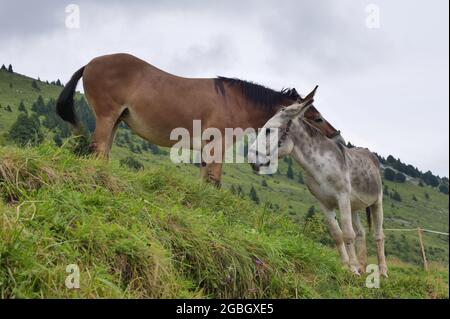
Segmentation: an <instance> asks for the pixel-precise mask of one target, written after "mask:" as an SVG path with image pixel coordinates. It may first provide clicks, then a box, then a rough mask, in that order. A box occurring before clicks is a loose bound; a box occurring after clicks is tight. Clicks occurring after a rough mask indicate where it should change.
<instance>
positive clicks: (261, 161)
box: [248, 86, 317, 172]
mask: <svg viewBox="0 0 450 319" xmlns="http://www.w3.org/2000/svg"><path fill="white" fill-rule="evenodd" d="M316 90H317V86H316V87H315V88H314V90H313V91H312V92H311V93H309V94H308V96H306V97H305V98H304V99H302V100H299V101H297V102H296V103H294V104H292V105H290V106H288V107H284V108H282V109H281V110H280V111H278V112H277V113H276V114H275V115H274V116H273V117H272V118H271V119H270V120H269V121H267V122H266V124H265V125H264V127H263V128H262V129H261V130H259V133H258V136H257V138H256V140H255V141H254V142H253V143H252V145H251V146H250V148H249V149H248V160H249V163H250V164H251V166H252V168H253V170H254V171H257V172H259V171H260V170H261V168H263V167H264V168H265V167H269V166H270V165H271V164H272V163H273V162H274V161H276V160H278V158H281V157H284V156H286V155H289V154H290V153H291V152H292V150H293V148H294V143H293V141H292V139H291V138H290V136H289V130H290V128H291V125H292V121H293V119H295V118H299V117H304V116H305V114H306V112H307V111H308V110H309V109H310V108H311V107H312V104H313V102H314V95H315V93H316Z"/></svg>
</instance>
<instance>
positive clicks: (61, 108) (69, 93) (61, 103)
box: [56, 66, 85, 127]
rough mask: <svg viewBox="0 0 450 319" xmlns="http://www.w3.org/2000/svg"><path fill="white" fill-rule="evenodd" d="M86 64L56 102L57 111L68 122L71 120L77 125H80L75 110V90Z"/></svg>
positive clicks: (76, 73) (73, 77) (73, 76)
mask: <svg viewBox="0 0 450 319" xmlns="http://www.w3.org/2000/svg"><path fill="white" fill-rule="evenodd" d="M84 68H85V67H84V66H83V67H82V68H81V69H79V70H78V71H77V72H75V74H74V75H72V78H71V79H70V81H69V82H68V83H67V84H66V86H65V87H64V89H63V90H62V92H61V94H60V95H59V97H58V101H57V102H56V113H57V114H58V115H59V116H60V117H61V118H62V119H63V120H64V121H66V122H69V123H70V124H72V125H73V126H75V127H78V119H77V116H76V115H75V111H74V100H73V96H74V95H75V90H76V88H77V84H78V81H79V80H80V79H81V77H82V76H83V72H84Z"/></svg>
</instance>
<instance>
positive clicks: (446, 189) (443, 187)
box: [439, 184, 448, 195]
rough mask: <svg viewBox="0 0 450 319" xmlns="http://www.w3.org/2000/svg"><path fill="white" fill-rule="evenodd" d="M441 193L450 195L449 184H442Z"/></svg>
mask: <svg viewBox="0 0 450 319" xmlns="http://www.w3.org/2000/svg"><path fill="white" fill-rule="evenodd" d="M439 191H440V192H441V193H444V194H446V195H448V185H447V184H441V185H440V186H439Z"/></svg>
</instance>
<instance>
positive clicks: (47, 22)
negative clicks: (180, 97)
mask: <svg viewBox="0 0 450 319" xmlns="http://www.w3.org/2000/svg"><path fill="white" fill-rule="evenodd" d="M70 3H74V4H77V5H78V6H79V8H80V27H79V28H78V29H70V28H67V27H66V18H67V15H68V14H67V13H66V6H67V5H68V4H70ZM369 4H375V5H376V7H375V9H374V7H373V6H368V5H369ZM448 10H449V8H448V1H447V0H432V1H425V0H421V1H411V0H403V1H399V0H385V1H376V0H373V1H363V0H340V1H331V0H330V1H327V0H321V1H312V0H311V1H303V0H292V1H282V0H278V1H245V0H240V1H234V0H227V1H121V2H120V1H76V0H73V1H48V0H41V1H33V2H31V1H22V0H0V64H1V63H5V64H9V63H12V64H13V66H14V70H15V71H16V72H19V73H23V74H26V75H29V76H32V77H38V76H39V77H40V78H41V79H43V80H55V79H57V78H60V79H61V80H62V81H63V82H67V81H68V79H69V78H70V76H71V75H72V74H73V73H74V71H76V70H77V69H78V68H79V67H81V66H82V65H85V64H86V63H88V62H89V61H90V60H91V59H92V58H94V57H96V56H99V55H103V54H109V53H117V52H127V53H131V54H134V55H137V56H138V57H140V58H142V59H144V60H146V61H148V62H150V63H152V64H154V65H156V66H157V67H159V68H161V69H164V70H166V71H169V72H171V73H174V74H177V75H182V76H187V77H214V76H217V75H224V76H231V77H240V78H243V79H247V80H252V81H256V82H259V83H262V84H265V85H267V86H270V87H272V88H274V89H281V88H283V87H295V88H296V89H297V90H298V91H299V92H300V93H303V94H304V93H307V92H308V90H310V89H312V88H313V87H314V86H315V85H316V84H318V85H319V91H318V93H317V95H316V103H315V105H316V106H317V108H318V109H319V110H320V111H321V112H322V113H323V115H324V116H325V117H326V118H327V119H328V120H329V121H330V122H331V123H332V124H333V125H334V126H335V127H336V128H338V129H340V130H341V131H342V132H343V135H344V137H345V138H346V139H347V140H349V141H351V142H352V143H353V144H356V145H358V146H365V147H368V148H370V149H371V150H373V151H376V152H378V153H379V154H381V155H383V156H387V155H389V154H393V155H394V156H396V157H400V158H401V159H402V160H403V161H404V162H407V163H411V164H413V165H415V166H417V167H418V168H419V169H421V170H428V169H430V170H432V171H433V172H434V173H437V174H439V175H441V176H442V175H445V176H448V175H449V119H448V118H449V91H448V86H449V83H448V82H449V77H448V76H449V74H448V69H449V46H448V45H449V44H448V36H449V34H448V27H449V16H448ZM377 12H378V13H379V14H378V15H377ZM377 16H378V17H379V19H378V20H377ZM80 89H81V88H80Z"/></svg>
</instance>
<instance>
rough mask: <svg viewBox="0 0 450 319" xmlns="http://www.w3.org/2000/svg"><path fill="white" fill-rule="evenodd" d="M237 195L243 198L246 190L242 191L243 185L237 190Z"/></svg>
mask: <svg viewBox="0 0 450 319" xmlns="http://www.w3.org/2000/svg"><path fill="white" fill-rule="evenodd" d="M236 193H237V194H238V195H239V196H241V195H243V194H244V190H243V189H242V186H241V185H238V187H237V190H236Z"/></svg>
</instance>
